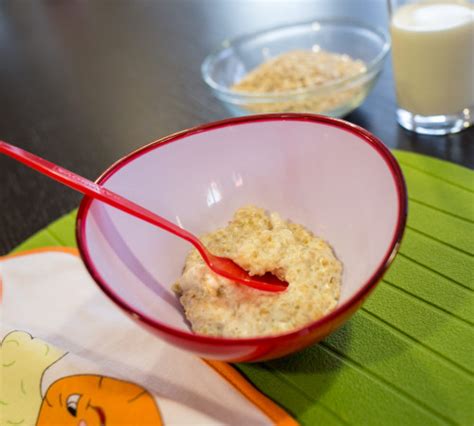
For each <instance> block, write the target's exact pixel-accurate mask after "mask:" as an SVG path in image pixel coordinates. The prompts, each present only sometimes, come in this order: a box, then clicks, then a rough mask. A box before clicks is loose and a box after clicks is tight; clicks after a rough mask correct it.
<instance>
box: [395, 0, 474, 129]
mask: <svg viewBox="0 0 474 426" xmlns="http://www.w3.org/2000/svg"><path fill="white" fill-rule="evenodd" d="M387 1H388V5H389V10H390V30H391V35H392V56H393V73H394V77H395V87H396V92H397V102H398V109H397V118H398V122H399V123H400V125H401V126H402V127H404V128H405V129H408V130H412V131H414V132H417V133H423V134H428V135H445V134H449V133H456V132H459V131H461V130H463V129H465V128H468V127H470V126H472V125H473V122H474V5H473V3H472V2H470V1H469V0H418V1H415V0H412V1H410V0H387Z"/></svg>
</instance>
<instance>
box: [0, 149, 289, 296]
mask: <svg viewBox="0 0 474 426" xmlns="http://www.w3.org/2000/svg"><path fill="white" fill-rule="evenodd" d="M0 153H3V154H6V155H8V156H10V157H12V158H14V159H15V160H17V161H19V162H21V163H23V164H26V165H27V166H28V167H31V168H32V169H35V170H37V171H38V172H40V173H43V174H44V175H46V176H49V177H50V178H52V179H54V180H57V181H58V182H61V183H63V184H65V185H67V186H69V187H71V188H72V189H75V190H76V191H79V192H81V193H83V194H85V195H87V196H89V197H92V198H95V199H97V200H100V201H103V202H104V203H106V204H109V205H111V206H113V207H115V208H117V209H119V210H122V211H124V212H126V213H128V214H131V215H132V216H135V217H138V218H139V219H142V220H144V221H146V222H149V223H151V224H153V225H156V226H158V227H160V228H162V229H164V230H166V231H168V232H171V233H172V234H174V235H176V236H178V237H181V238H183V239H184V240H186V241H189V242H190V243H191V244H192V245H193V246H194V247H196V249H197V250H198V251H199V253H200V254H201V256H202V258H203V259H204V261H205V262H206V263H207V265H208V266H209V268H211V269H212V270H213V271H214V272H215V273H216V274H218V275H222V276H223V277H225V278H228V279H230V280H232V281H235V282H238V283H240V284H244V285H246V286H249V287H253V288H256V289H258V290H264V291H273V292H276V291H283V290H285V289H286V287H287V286H288V283H286V282H285V281H281V280H279V279H278V278H277V277H275V276H274V275H272V274H265V275H263V276H250V275H249V274H248V272H247V271H245V270H244V269H242V268H241V267H240V266H239V265H237V264H236V263H234V262H233V261H232V260H230V259H227V258H225V257H219V256H214V255H213V254H211V253H209V251H208V250H207V249H206V247H204V245H203V243H201V241H199V239H198V238H197V237H195V236H194V235H193V234H191V233H190V232H188V231H186V230H184V229H182V228H180V227H178V226H176V225H175V224H174V223H171V222H170V221H168V220H166V219H164V218H162V217H160V216H158V215H156V214H155V213H153V212H151V211H150V210H147V209H145V208H144V207H141V206H139V205H138V204H135V203H134V202H132V201H130V200H127V199H126V198H124V197H122V196H120V195H118V194H116V193H115V192H112V191H110V190H109V189H107V188H104V187H103V186H101V185H99V184H97V183H94V182H92V181H90V180H88V179H86V178H84V177H82V176H79V175H77V174H75V173H73V172H71V171H69V170H66V169H64V168H62V167H60V166H58V165H56V164H54V163H51V162H50V161H48V160H45V159H43V158H41V157H38V156H36V155H34V154H32V153H30V152H28V151H25V150H23V149H21V148H18V147H16V146H13V145H10V144H8V143H6V142H3V141H0Z"/></svg>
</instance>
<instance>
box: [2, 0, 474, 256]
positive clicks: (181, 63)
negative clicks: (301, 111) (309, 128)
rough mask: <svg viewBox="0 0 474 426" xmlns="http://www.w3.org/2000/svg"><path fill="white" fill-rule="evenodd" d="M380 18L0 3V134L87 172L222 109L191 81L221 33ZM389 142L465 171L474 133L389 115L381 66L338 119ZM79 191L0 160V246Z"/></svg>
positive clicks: (243, 6)
mask: <svg viewBox="0 0 474 426" xmlns="http://www.w3.org/2000/svg"><path fill="white" fill-rule="evenodd" d="M334 16H338V17H349V18H353V19H359V20H363V21H365V22H366V23H370V24H372V25H378V26H384V27H386V26H387V13H386V10H385V2H384V1H382V0H315V1H303V0H302V1H298V0H290V1H287V2H284V1H274V2H271V1H255V2H254V1H250V0H248V1H247V0H241V1H232V0H155V1H151V0H148V1H145V0H128V1H124V0H116V1H112V0H104V1H99V0H97V1H88V2H83V1H77V0H71V1H65V2H58V1H39V0H38V1H27V0H6V1H5V0H4V1H3V2H1V3H0V139H3V140H6V141H8V142H11V143H13V144H17V145H19V146H21V147H23V148H26V149H28V150H31V151H33V152H35V153H37V154H38V155H41V156H44V157H46V158H48V159H50V160H52V161H54V162H57V163H59V164H62V165H64V166H65V167H68V168H70V169H72V170H74V171H77V172H78V173H80V174H82V175H84V176H86V177H89V178H91V179H93V178H95V177H96V176H98V175H99V174H100V173H101V171H103V170H104V169H105V168H106V167H107V166H108V165H110V164H111V163H112V162H113V161H115V160H116V159H118V158H119V157H121V156H123V155H124V154H126V153H128V152H129V151H131V150H133V149H135V148H137V147H139V146H141V145H143V144H145V143H147V142H150V141H152V140H155V139H158V138H160V137H162V136H164V135H167V134H169V133H172V132H174V131H177V130H181V129H184V128H187V127H191V126H194V125H197V124H199V123H203V122H207V121H213V120H217V119H221V118H224V117H226V116H227V114H228V113H227V112H226V110H225V109H224V108H223V106H222V105H221V104H220V103H219V101H217V100H216V99H214V98H213V96H212V95H211V93H210V92H209V90H208V89H207V87H206V86H205V84H204V83H203V82H202V80H201V74H200V65H201V62H202V61H203V59H204V57H205V56H206V55H207V54H208V53H209V52H210V51H211V50H212V49H213V48H214V47H215V46H216V45H217V44H218V43H219V42H220V41H222V40H223V39H224V38H227V37H234V36H236V35H239V34H242V33H246V32H251V31H256V30H259V29H262V28H266V27H269V26H274V25H278V24H283V23H289V22H294V21H303V20H311V19H313V18H318V17H319V18H323V17H334ZM346 118H347V120H350V121H352V122H354V123H356V124H359V125H361V126H363V127H365V128H367V129H368V130H370V131H371V132H373V133H374V134H375V135H377V136H379V137H380V138H381V139H382V140H383V141H384V142H385V143H386V144H387V145H388V146H389V147H392V148H400V149H406V150H411V151H415V152H421V153H424V154H428V155H432V156H435V157H438V158H442V159H446V160H450V161H453V162H455V163H458V164H463V165H465V166H468V167H474V129H472V128H471V129H470V130H467V131H464V132H462V133H459V134H457V135H453V136H449V137H422V136H417V135H415V134H413V133H410V132H406V131H404V130H403V129H401V128H400V127H399V126H398V125H397V123H396V121H395V95H394V88H393V79H392V73H391V63H390V60H388V61H387V62H386V64H385V69H384V71H383V74H382V76H381V78H380V80H379V81H378V83H377V85H376V87H375V88H374V90H373V92H372V93H371V94H370V96H369V97H368V99H367V100H366V102H365V103H364V105H363V106H362V107H360V108H359V109H357V110H356V111H355V112H353V113H352V114H350V115H349V116H347V117H346ZM79 201H80V195H79V194H76V193H74V192H73V191H72V190H69V189H67V188H65V187H62V186H60V185H59V184H57V183H55V182H52V181H50V180H49V179H47V178H45V177H43V176H40V175H39V174H37V173H35V172H33V171H31V170H29V169H27V168H25V167H24V166H21V165H19V164H16V163H15V162H13V161H12V160H10V159H8V158H4V157H1V158H0V207H1V212H0V254H4V253H6V252H8V251H9V250H11V249H12V248H13V247H14V246H15V245H17V244H18V243H20V242H21V241H22V240H24V239H25V238H27V237H28V236H30V235H31V234H32V233H34V232H35V231H37V230H39V229H40V228H42V227H44V226H45V225H47V224H48V223H50V222H51V221H52V220H54V219H56V218H58V217H59V216H60V215H62V214H64V213H66V212H68V211H70V210H72V209H73V208H75V207H77V205H78V203H79Z"/></svg>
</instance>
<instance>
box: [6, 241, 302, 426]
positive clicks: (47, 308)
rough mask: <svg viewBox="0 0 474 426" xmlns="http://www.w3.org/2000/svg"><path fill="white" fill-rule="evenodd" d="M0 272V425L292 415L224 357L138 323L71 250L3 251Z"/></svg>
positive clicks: (237, 420)
mask: <svg viewBox="0 0 474 426" xmlns="http://www.w3.org/2000/svg"><path fill="white" fill-rule="evenodd" d="M66 250H67V249H66ZM0 278H1V280H2V282H3V286H2V287H3V288H2V293H3V294H2V296H3V303H2V307H1V318H2V323H1V328H0V339H3V341H2V345H1V348H0V356H1V361H2V387H1V395H0V410H1V412H0V424H2V425H3V424H9V423H8V422H11V423H13V424H21V426H29V425H35V424H38V425H42V424H61V425H63V424H71V425H72V424H74V425H79V426H90V425H93V424H106V425H107V426H110V425H113V424H135V425H140V424H165V425H217V424H230V425H268V424H278V425H285V426H286V425H295V424H296V421H295V420H293V419H292V418H291V417H290V416H289V415H288V414H287V413H286V412H284V411H283V410H282V409H281V408H280V407H278V406H277V405H276V404H274V403H273V402H271V401H270V400H269V399H267V398H266V397H265V396H264V395H262V394H261V393H260V392H258V391H257V390H256V389H255V388H253V387H252V386H251V385H250V384H249V383H248V382H247V381H246V380H245V379H244V378H243V377H242V376H241V375H240V374H239V373H238V372H237V370H235V369H234V368H233V367H231V366H230V365H228V364H225V363H220V362H206V361H204V360H202V359H200V358H198V357H196V356H194V355H192V354H189V353H187V352H184V351H181V350H179V349H177V348H175V347H173V346H170V345H168V344H167V343H165V342H163V341H161V340H160V339H159V338H157V337H156V336H152V335H151V334H149V333H148V332H146V331H144V330H142V329H141V328H140V327H139V326H138V325H136V324H135V323H134V322H133V321H132V320H130V319H129V318H128V317H127V316H126V315H125V314H123V313H122V312H121V311H120V310H119V309H118V308H117V307H115V306H114V305H113V304H112V302H110V301H109V300H108V299H107V298H106V297H105V295H103V294H102V292H100V290H99V289H98V288H97V286H96V285H95V283H94V282H93V281H92V279H91V278H90V277H89V275H88V273H87V271H86V269H85V267H84V266H83V264H82V261H81V260H80V259H79V258H78V257H77V255H74V253H68V252H64V251H59V250H58V251H41V252H35V253H30V254H24V255H20V256H14V257H5V258H2V259H0ZM45 396H46V398H45ZM21 421H22V423H19V422H21Z"/></svg>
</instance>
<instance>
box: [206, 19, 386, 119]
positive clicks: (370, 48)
mask: <svg viewBox="0 0 474 426" xmlns="http://www.w3.org/2000/svg"><path fill="white" fill-rule="evenodd" d="M295 49H305V50H315V49H323V50H327V51H329V52H335V53H340V54H347V55H349V56H351V57H352V58H354V59H360V60H362V61H364V62H365V64H366V68H367V70H366V72H363V73H360V74H358V75H355V76H353V77H350V78H346V79H341V80H336V81H332V82H330V83H327V84H323V85H318V86H312V87H308V88H305V89H300V90H295V91H288V92H279V93H270V92H269V93H259V94H255V93H242V92H236V91H234V90H232V89H231V87H232V86H233V84H235V83H237V82H238V81H239V80H240V79H241V78H242V77H243V76H244V75H245V74H247V73H248V72H249V71H251V70H252V69H254V68H255V67H257V66H258V65H260V64H261V63H262V62H265V61H266V60H268V59H270V58H272V57H274V56H277V55H279V54H281V53H284V52H288V51H291V50H295ZM389 50H390V38H389V36H388V34H387V33H386V32H385V31H383V30H381V29H378V28H372V27H369V26H367V25H365V24H362V23H358V22H355V21H349V20H336V19H332V20H319V21H312V22H304V23H299V24H292V25H286V26H281V27H277V28H273V29H270V30H265V31H261V32H257V33H254V34H250V35H246V36H243V37H239V38H236V39H234V40H230V41H229V40H225V41H224V42H223V43H222V44H221V47H220V48H219V49H218V50H216V51H215V52H214V53H212V54H211V55H209V56H208V57H207V58H206V59H205V61H204V63H203V64H202V76H203V79H204V81H205V82H206V83H207V84H208V85H209V87H210V88H211V89H212V91H213V93H214V95H215V96H216V97H217V98H219V99H220V100H222V101H223V102H224V104H225V105H226V107H227V108H228V109H229V111H230V112H231V113H232V114H234V115H246V114H255V113H270V112H310V113H319V114H324V115H328V116H332V117H342V116H344V115H346V114H348V113H349V112H350V111H352V110H354V109H355V108H357V107H358V106H359V105H360V104H361V103H362V102H363V101H364V99H365V98H366V96H367V95H368V93H369V92H370V90H371V89H372V87H373V85H374V84H375V82H376V79H377V77H378V75H379V74H380V71H381V69H382V67H383V63H384V59H385V57H386V55H387V53H388V51H389Z"/></svg>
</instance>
